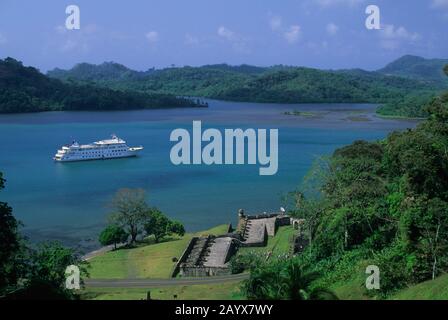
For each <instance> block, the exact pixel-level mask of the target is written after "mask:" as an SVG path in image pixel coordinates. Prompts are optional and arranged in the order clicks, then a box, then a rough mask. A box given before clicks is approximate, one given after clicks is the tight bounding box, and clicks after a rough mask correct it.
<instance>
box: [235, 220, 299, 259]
mask: <svg viewBox="0 0 448 320" xmlns="http://www.w3.org/2000/svg"><path fill="white" fill-rule="evenodd" d="M294 231H295V230H294V228H293V227H292V226H284V227H280V228H279V229H278V230H277V233H276V235H275V237H269V238H268V244H267V246H266V247H253V248H251V247H247V248H240V250H239V251H238V253H239V254H244V253H247V252H260V253H263V252H265V253H271V258H273V259H275V258H276V257H278V256H281V255H285V254H289V253H291V244H292V237H293V235H294Z"/></svg>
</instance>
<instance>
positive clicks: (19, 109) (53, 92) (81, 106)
mask: <svg viewBox="0 0 448 320" xmlns="http://www.w3.org/2000/svg"><path fill="white" fill-rule="evenodd" d="M179 107H207V103H205V102H203V101H202V100H201V99H190V98H185V97H178V96H175V95H173V94H166V93H153V92H151V93H143V92H137V91H134V90H131V89H128V90H118V89H111V88H104V87H99V86H96V85H95V84H93V83H83V84H80V83H74V82H70V81H69V82H62V81H60V80H57V79H52V78H49V77H47V76H46V75H44V74H42V73H40V72H39V71H38V70H37V69H35V68H33V67H25V66H24V65H23V64H22V62H20V61H17V60H15V59H13V58H6V59H4V60H0V113H31V112H42V111H105V110H107V111H112V110H135V109H159V108H179Z"/></svg>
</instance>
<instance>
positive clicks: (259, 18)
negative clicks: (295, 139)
mask: <svg viewBox="0 0 448 320" xmlns="http://www.w3.org/2000/svg"><path fill="white" fill-rule="evenodd" d="M71 4H74V5H78V6H79V8H80V10H81V29H80V30H70V31H69V30H66V29H65V27H64V26H65V19H66V17H67V15H66V13H65V8H66V7H67V6H68V5H71ZM369 4H375V5H377V6H379V8H380V9H381V26H382V29H381V30H367V29H366V27H365V24H364V22H365V19H366V17H367V15H366V14H365V9H366V7H367V5H369ZM447 34H448V0H412V1H409V0H375V1H370V0H189V1H187V0H128V1H106V0H95V1H92V0H71V1H64V0H39V1H32V0H28V1H24V0H0V57H1V58H4V57H6V56H11V57H14V58H16V59H19V60H22V61H23V62H24V63H25V64H26V65H33V66H36V67H38V68H40V69H41V70H43V71H46V70H48V69H52V68H54V67H61V68H69V67H72V66H73V65H74V64H76V63H79V62H91V63H101V62H103V61H116V62H119V63H122V64H124V65H126V66H129V67H131V68H134V69H138V70H146V69H148V68H151V67H157V68H160V67H165V66H169V65H171V64H175V65H177V66H183V65H192V66H197V65H203V64H212V63H224V62H225V63H229V64H242V63H247V64H253V65H261V66H266V65H274V64H287V65H300V66H309V67H318V68H333V69H339V68H353V67H360V68H364V69H369V70H372V69H377V68H380V67H382V66H384V65H385V64H386V63H388V62H390V61H391V60H393V59H395V58H397V57H400V56H401V55H404V54H415V55H421V56H424V57H427V58H448V36H447Z"/></svg>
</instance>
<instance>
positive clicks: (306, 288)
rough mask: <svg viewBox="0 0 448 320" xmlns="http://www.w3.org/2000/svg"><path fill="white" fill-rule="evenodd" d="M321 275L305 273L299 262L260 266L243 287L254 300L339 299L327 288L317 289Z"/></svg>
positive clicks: (291, 261) (248, 296)
mask: <svg viewBox="0 0 448 320" xmlns="http://www.w3.org/2000/svg"><path fill="white" fill-rule="evenodd" d="M318 277H319V275H318V274H317V273H313V272H305V271H304V268H303V267H302V266H301V265H300V263H299V261H298V260H297V259H293V260H287V261H277V262H273V263H266V264H263V265H259V266H257V267H256V268H255V269H253V270H251V273H250V277H249V279H248V280H246V281H245V283H244V284H243V288H242V289H243V292H244V293H245V294H246V296H247V298H248V299H250V300H335V299H337V297H336V295H335V294H334V293H332V292H331V291H329V290H326V289H323V288H313V287H312V283H313V282H314V281H315V280H317V279H318Z"/></svg>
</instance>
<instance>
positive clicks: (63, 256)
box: [19, 242, 89, 299]
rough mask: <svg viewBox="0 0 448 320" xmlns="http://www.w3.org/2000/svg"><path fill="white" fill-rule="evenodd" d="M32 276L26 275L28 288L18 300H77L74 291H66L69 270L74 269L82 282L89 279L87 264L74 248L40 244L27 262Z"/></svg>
mask: <svg viewBox="0 0 448 320" xmlns="http://www.w3.org/2000/svg"><path fill="white" fill-rule="evenodd" d="M27 260H28V261H27V264H28V269H29V272H28V274H27V275H26V282H25V286H24V287H22V288H21V289H20V290H19V291H20V293H19V296H23V297H25V298H26V297H33V298H34V299H53V298H57V299H76V298H77V296H76V295H75V294H74V293H73V291H71V290H69V289H66V287H65V281H66V274H65V271H66V268H67V267H68V266H70V265H75V266H77V267H78V268H79V269H80V272H81V279H80V280H81V285H82V284H83V281H82V278H83V277H88V276H89V274H88V272H87V265H88V263H87V262H85V261H81V259H80V258H79V256H78V255H77V254H76V253H75V251H74V250H73V249H71V248H66V247H64V246H62V245H61V244H60V243H59V242H43V243H39V244H38V245H37V247H36V248H35V249H29V257H28V259H27Z"/></svg>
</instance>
